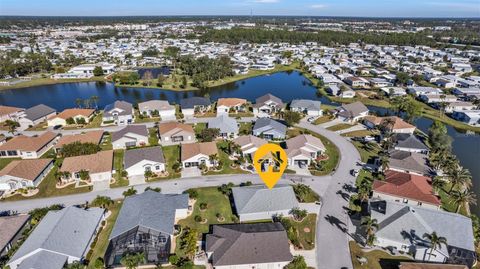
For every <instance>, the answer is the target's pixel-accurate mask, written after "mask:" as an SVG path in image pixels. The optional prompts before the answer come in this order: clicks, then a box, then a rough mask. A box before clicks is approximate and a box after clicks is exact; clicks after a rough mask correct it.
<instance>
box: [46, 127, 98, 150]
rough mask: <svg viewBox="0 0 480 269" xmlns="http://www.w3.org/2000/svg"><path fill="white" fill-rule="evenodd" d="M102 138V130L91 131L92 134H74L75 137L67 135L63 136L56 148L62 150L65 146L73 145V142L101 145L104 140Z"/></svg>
mask: <svg viewBox="0 0 480 269" xmlns="http://www.w3.org/2000/svg"><path fill="white" fill-rule="evenodd" d="M102 137H103V131H102V130H98V131H91V132H86V133H81V134H74V135H66V136H62V137H61V138H60V139H59V140H58V142H57V144H56V145H55V148H61V147H63V146H64V145H67V144H71V143H73V142H80V143H94V144H99V143H100V141H101V140H102Z"/></svg>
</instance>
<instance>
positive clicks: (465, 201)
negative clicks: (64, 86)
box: [451, 190, 477, 216]
mask: <svg viewBox="0 0 480 269" xmlns="http://www.w3.org/2000/svg"><path fill="white" fill-rule="evenodd" d="M451 197H452V201H451V202H452V204H453V205H455V206H456V210H455V212H457V213H459V212H460V209H461V208H462V207H464V208H465V211H466V212H467V215H468V216H470V205H471V204H474V205H476V204H477V196H476V195H475V193H473V192H471V191H468V190H464V191H454V192H453V193H452V196H451Z"/></svg>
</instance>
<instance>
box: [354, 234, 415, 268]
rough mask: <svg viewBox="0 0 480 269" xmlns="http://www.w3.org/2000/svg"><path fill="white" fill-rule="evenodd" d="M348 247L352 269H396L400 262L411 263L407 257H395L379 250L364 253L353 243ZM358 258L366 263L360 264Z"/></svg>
mask: <svg viewBox="0 0 480 269" xmlns="http://www.w3.org/2000/svg"><path fill="white" fill-rule="evenodd" d="M349 245H350V255H351V257H352V263H353V268H354V269H398V265H399V264H400V262H408V261H411V260H410V259H408V258H407V257H403V256H401V257H395V256H392V255H390V254H388V253H386V252H384V251H381V250H372V251H368V252H365V251H363V250H362V249H361V248H360V246H359V245H358V244H357V243H355V241H350V242H349ZM359 258H366V260H367V262H366V263H364V264H361V263H360V261H359Z"/></svg>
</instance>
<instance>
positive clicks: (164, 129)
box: [158, 122, 195, 135]
mask: <svg viewBox="0 0 480 269" xmlns="http://www.w3.org/2000/svg"><path fill="white" fill-rule="evenodd" d="M175 129H178V130H179V131H181V130H183V131H186V132H189V133H195V131H194V130H193V127H192V126H191V125H188V124H183V123H178V122H166V123H160V124H159V125H158V131H159V132H160V135H162V134H165V133H169V132H171V131H173V130H175Z"/></svg>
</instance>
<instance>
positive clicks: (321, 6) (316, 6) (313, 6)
mask: <svg viewBox="0 0 480 269" xmlns="http://www.w3.org/2000/svg"><path fill="white" fill-rule="evenodd" d="M326 7H327V5H324V4H314V5H311V6H310V8H313V9H322V8H326Z"/></svg>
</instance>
